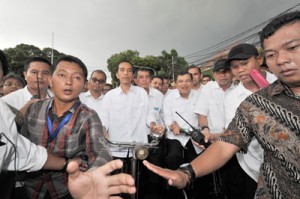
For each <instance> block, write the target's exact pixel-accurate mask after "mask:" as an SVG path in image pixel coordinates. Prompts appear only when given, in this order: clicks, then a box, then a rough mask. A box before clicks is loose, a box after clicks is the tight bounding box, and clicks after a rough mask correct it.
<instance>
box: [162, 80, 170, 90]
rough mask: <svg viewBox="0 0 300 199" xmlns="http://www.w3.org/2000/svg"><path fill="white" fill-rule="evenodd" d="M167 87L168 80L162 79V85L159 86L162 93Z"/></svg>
mask: <svg viewBox="0 0 300 199" xmlns="http://www.w3.org/2000/svg"><path fill="white" fill-rule="evenodd" d="M168 89H169V80H168V79H163V85H162V87H161V91H162V92H163V93H166V92H167V91H168Z"/></svg>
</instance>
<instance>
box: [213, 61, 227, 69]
mask: <svg viewBox="0 0 300 199" xmlns="http://www.w3.org/2000/svg"><path fill="white" fill-rule="evenodd" d="M225 62H226V59H219V60H218V61H216V62H215V64H214V67H213V72H216V71H218V70H220V69H225V70H229V67H228V66H227V65H226V64H225Z"/></svg>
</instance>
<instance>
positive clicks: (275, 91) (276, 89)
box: [271, 80, 300, 99]
mask: <svg viewBox="0 0 300 199" xmlns="http://www.w3.org/2000/svg"><path fill="white" fill-rule="evenodd" d="M282 92H284V93H285V94H286V95H288V96H290V97H294V98H297V99H300V97H299V96H297V95H295V94H294V93H293V91H291V89H290V88H289V87H288V86H287V85H285V84H284V83H282V82H281V81H279V80H277V81H275V82H274V84H273V86H272V90H271V96H274V95H279V94H281V93H282Z"/></svg>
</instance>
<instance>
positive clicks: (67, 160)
mask: <svg viewBox="0 0 300 199" xmlns="http://www.w3.org/2000/svg"><path fill="white" fill-rule="evenodd" d="M69 163H70V160H69V158H66V157H65V164H64V167H63V168H62V170H63V171H66V170H67V167H68V165H69Z"/></svg>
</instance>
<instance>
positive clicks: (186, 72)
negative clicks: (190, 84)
mask: <svg viewBox="0 0 300 199" xmlns="http://www.w3.org/2000/svg"><path fill="white" fill-rule="evenodd" d="M183 75H189V76H190V77H191V80H192V81H193V75H192V74H191V73H189V72H188V71H186V70H184V71H181V72H179V73H177V74H176V76H175V82H177V79H178V76H183Z"/></svg>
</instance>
